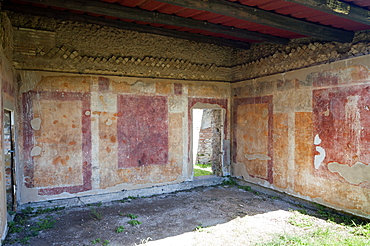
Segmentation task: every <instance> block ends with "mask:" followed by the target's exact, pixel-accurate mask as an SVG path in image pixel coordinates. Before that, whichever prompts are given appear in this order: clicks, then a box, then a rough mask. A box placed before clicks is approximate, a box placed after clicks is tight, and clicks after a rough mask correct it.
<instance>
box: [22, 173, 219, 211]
mask: <svg viewBox="0 0 370 246" xmlns="http://www.w3.org/2000/svg"><path fill="white" fill-rule="evenodd" d="M222 181H223V178H222V177H217V176H203V177H195V178H194V181H185V182H182V183H177V184H169V185H163V186H153V187H149V188H143V189H137V190H122V191H120V192H112V193H104V194H96V195H88V196H81V197H73V198H65V199H56V200H50V201H42V202H32V203H25V204H22V205H20V206H19V207H18V211H21V210H22V209H25V208H26V207H32V208H38V207H41V208H53V207H61V206H63V207H75V206H84V205H85V204H90V203H97V202H111V201H116V200H121V199H125V198H128V197H143V196H145V197H146V196H154V195H161V194H166V193H172V192H177V191H184V190H190V189H193V188H197V187H204V186H205V187H207V186H213V185H219V184H221V183H222Z"/></svg>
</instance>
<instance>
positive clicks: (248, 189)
mask: <svg viewBox="0 0 370 246" xmlns="http://www.w3.org/2000/svg"><path fill="white" fill-rule="evenodd" d="M238 189H241V190H245V191H252V188H251V187H250V186H243V185H238Z"/></svg>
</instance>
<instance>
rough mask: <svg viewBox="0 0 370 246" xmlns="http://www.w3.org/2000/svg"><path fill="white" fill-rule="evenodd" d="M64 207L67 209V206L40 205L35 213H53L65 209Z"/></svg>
mask: <svg viewBox="0 0 370 246" xmlns="http://www.w3.org/2000/svg"><path fill="white" fill-rule="evenodd" d="M63 209H65V207H54V208H41V207H38V208H37V210H36V212H35V215H41V214H47V213H51V212H55V211H59V210H63Z"/></svg>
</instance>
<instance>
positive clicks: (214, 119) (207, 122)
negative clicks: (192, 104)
mask: <svg viewBox="0 0 370 246" xmlns="http://www.w3.org/2000/svg"><path fill="white" fill-rule="evenodd" d="M194 110H202V109H194ZM202 111H203V113H202V118H201V119H200V120H201V124H200V129H199V132H198V133H199V140H198V146H197V147H196V148H194V150H196V155H195V163H196V164H203V165H210V166H211V167H212V172H213V174H215V175H218V176H221V175H222V140H223V134H222V130H223V114H222V110H221V109H203V110H202ZM193 121H194V118H193ZM193 130H194V129H193ZM193 137H194V136H193ZM193 144H195V141H194V140H193Z"/></svg>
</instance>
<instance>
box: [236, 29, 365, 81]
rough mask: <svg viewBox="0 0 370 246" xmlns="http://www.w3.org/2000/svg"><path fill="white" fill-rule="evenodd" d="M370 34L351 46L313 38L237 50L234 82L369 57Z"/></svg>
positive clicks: (359, 37)
mask: <svg viewBox="0 0 370 246" xmlns="http://www.w3.org/2000/svg"><path fill="white" fill-rule="evenodd" d="M369 44H370V32H358V33H357V34H356V36H355V38H354V40H353V42H352V43H337V42H325V41H318V40H314V39H308V38H307V39H297V40H292V41H291V42H290V43H289V44H288V45H286V46H285V45H275V44H254V45H252V47H251V49H250V50H248V51H243V50H237V51H236V53H235V57H236V59H239V61H240V62H239V64H240V65H236V66H234V67H233V68H232V74H233V78H232V80H233V81H240V80H244V79H253V78H259V77H263V76H267V75H272V74H277V73H284V72H287V71H291V70H296V69H300V68H305V67H310V66H313V65H319V64H324V63H328V62H333V61H338V60H343V59H347V58H351V57H356V56H361V55H367V54H370V45H369Z"/></svg>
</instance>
